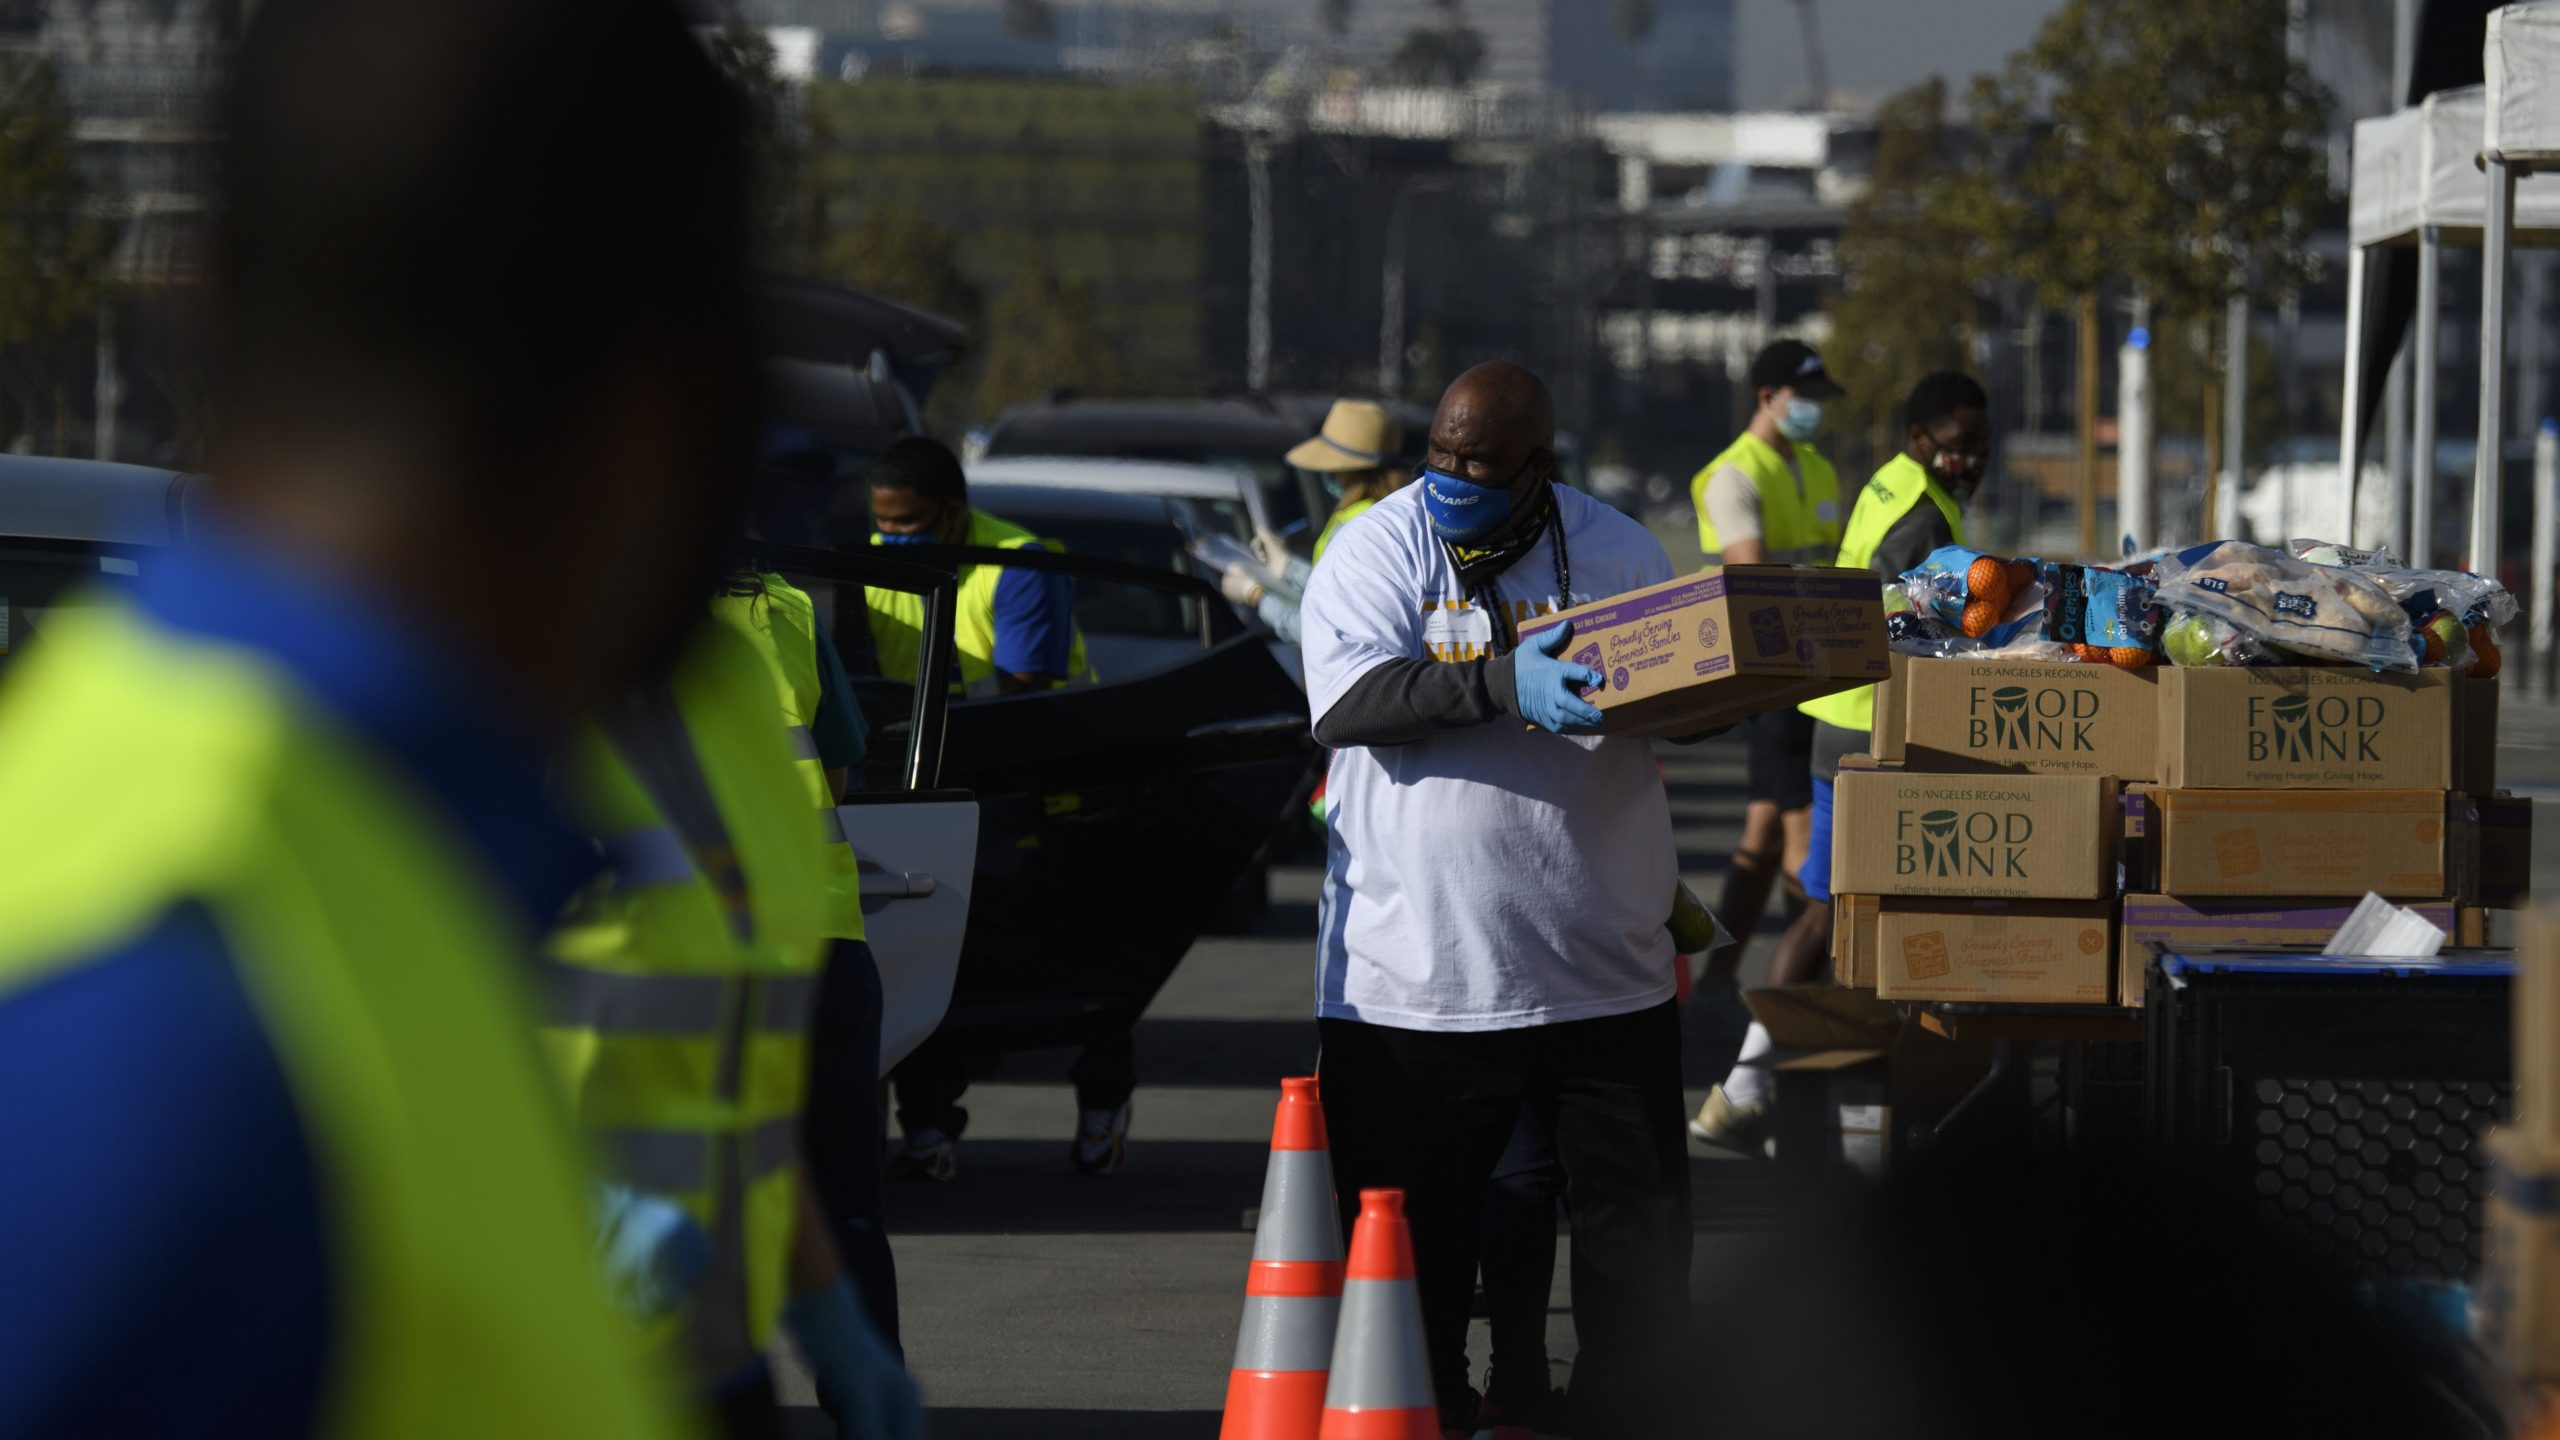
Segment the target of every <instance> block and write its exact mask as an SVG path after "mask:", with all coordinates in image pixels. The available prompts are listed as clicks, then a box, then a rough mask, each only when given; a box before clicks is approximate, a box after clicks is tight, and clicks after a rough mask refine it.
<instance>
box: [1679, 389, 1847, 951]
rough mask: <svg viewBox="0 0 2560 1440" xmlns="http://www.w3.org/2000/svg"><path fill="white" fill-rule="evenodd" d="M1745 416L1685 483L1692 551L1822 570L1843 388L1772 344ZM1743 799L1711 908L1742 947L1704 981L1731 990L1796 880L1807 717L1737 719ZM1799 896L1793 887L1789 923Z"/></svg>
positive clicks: (1832, 516) (1828, 553)
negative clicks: (1833, 402)
mask: <svg viewBox="0 0 2560 1440" xmlns="http://www.w3.org/2000/svg"><path fill="white" fill-rule="evenodd" d="M1751 393H1752V408H1751V423H1750V424H1749V426H1747V427H1746V428H1745V429H1744V430H1743V432H1742V434H1741V435H1740V436H1738V437H1736V438H1735V440H1734V442H1733V443H1732V444H1731V445H1729V446H1727V447H1726V448H1725V451H1724V453H1723V454H1721V455H1718V456H1717V457H1716V458H1714V459H1713V460H1710V461H1708V462H1707V464H1706V468H1704V469H1702V470H1700V471H1699V472H1698V473H1697V475H1696V477H1695V478H1694V479H1692V480H1691V481H1690V482H1689V495H1690V499H1691V501H1692V503H1693V504H1694V505H1695V506H1696V508H1697V513H1698V549H1699V551H1700V552H1701V553H1702V554H1704V555H1705V556H1706V563H1707V564H1709V565H1764V564H1765V565H1828V564H1830V563H1831V557H1832V555H1833V554H1834V553H1835V552H1836V551H1838V549H1839V548H1840V533H1841V532H1840V521H1841V514H1840V477H1839V475H1838V473H1837V472H1836V471H1834V470H1833V469H1832V468H1831V462H1830V461H1829V460H1828V459H1825V458H1824V457H1823V454H1822V452H1821V451H1820V450H1818V449H1816V448H1815V447H1814V444H1813V437H1814V433H1815V431H1816V430H1817V429H1818V428H1819V427H1820V426H1821V424H1822V402H1824V401H1825V400H1829V399H1831V398H1833V397H1835V396H1837V395H1839V394H1840V393H1841V390H1840V386H1839V385H1838V384H1837V383H1836V382H1834V381H1833V380H1832V378H1831V376H1830V374H1829V373H1828V372H1826V371H1825V370H1824V369H1823V368H1822V357H1821V356H1820V355H1817V354H1815V353H1814V350H1813V347H1812V346H1809V345H1807V344H1805V343H1804V342H1803V341H1801V340H1778V341H1773V342H1771V343H1770V344H1769V345H1768V346H1767V348H1765V349H1763V350H1762V351H1761V352H1760V353H1759V355H1758V356H1756V357H1754V358H1753V360H1752V362H1751ZM1742 732H1743V737H1744V742H1745V745H1746V746H1747V749H1748V770H1747V772H1746V779H1747V790H1746V795H1747V797H1748V803H1747V804H1746V805H1745V807H1744V809H1743V813H1742V840H1741V842H1740V843H1739V844H1738V845H1737V846H1736V847H1735V848H1734V852H1733V859H1732V861H1731V863H1730V864H1729V865H1728V867H1727V868H1726V870H1725V881H1724V893H1723V895H1722V896H1721V897H1720V898H1719V900H1718V903H1717V905H1716V914H1717V915H1718V916H1719V917H1721V918H1722V919H1723V921H1724V923H1725V924H1726V926H1728V927H1729V928H1731V930H1732V931H1733V934H1734V938H1735V940H1736V941H1738V942H1739V943H1737V944H1735V945H1734V946H1732V947H1730V948H1728V949H1726V950H1723V951H1721V952H1719V953H1717V954H1716V955H1713V956H1710V957H1708V961H1707V974H1706V984H1707V985H1708V987H1709V988H1711V989H1713V990H1716V991H1717V992H1719V993H1721V994H1724V995H1727V996H1730V994H1731V992H1732V989H1733V983H1734V972H1735V971H1736V970H1737V969H1738V968H1739V967H1740V966H1741V964H1742V954H1743V951H1744V949H1746V948H1747V947H1748V946H1749V945H1750V943H1751V937H1752V934H1753V933H1754V932H1756V931H1757V930H1758V929H1759V928H1760V916H1761V914H1762V912H1763V911H1765V910H1766V909H1767V908H1768V904H1769V893H1770V892H1771V891H1772V890H1774V889H1777V888H1779V887H1780V886H1781V885H1782V884H1783V885H1787V886H1790V887H1791V886H1793V885H1794V884H1795V880H1794V878H1793V877H1794V875H1795V873H1796V870H1797V868H1798V867H1799V866H1800V865H1802V864H1803V861H1804V855H1805V847H1806V844H1807V837H1808V834H1809V832H1810V829H1811V825H1812V818H1811V811H1812V808H1813V793H1812V791H1811V789H1810V788H1809V785H1808V782H1807V778H1806V777H1807V775H1808V774H1809V773H1810V772H1809V766H1810V764H1811V760H1812V754H1813V722H1812V721H1811V720H1808V719H1806V718H1805V717H1804V716H1803V715H1801V714H1799V713H1797V712H1796V711H1793V710H1785V709H1781V710H1771V711H1767V712H1765V713H1763V714H1759V715H1755V716H1753V717H1751V718H1750V719H1749V720H1746V721H1744V722H1743V724H1742ZM1803 904H1804V902H1803V899H1802V896H1801V895H1800V894H1799V893H1798V892H1796V891H1794V890H1793V889H1790V890H1789V891H1788V894H1787V897H1786V906H1785V909H1786V914H1787V917H1788V919H1789V920H1793V919H1794V918H1795V916H1796V914H1797V913H1798V912H1799V911H1800V910H1801V909H1802V907H1803Z"/></svg>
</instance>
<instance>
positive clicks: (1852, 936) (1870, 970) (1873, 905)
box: [1831, 895, 1884, 990]
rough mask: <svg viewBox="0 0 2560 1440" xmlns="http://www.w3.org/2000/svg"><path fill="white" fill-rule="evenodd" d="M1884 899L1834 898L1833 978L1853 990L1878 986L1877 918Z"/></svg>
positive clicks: (1863, 897)
mask: <svg viewBox="0 0 2560 1440" xmlns="http://www.w3.org/2000/svg"><path fill="white" fill-rule="evenodd" d="M1883 907H1884V902H1883V901H1882V900H1881V899H1879V898H1877V897H1876V896H1873V895H1834V896H1832V897H1831V979H1832V982H1833V983H1834V984H1838V985H1845V986H1847V987H1849V988H1850V989H1852V990H1873V989H1874V988H1876V917H1877V916H1878V915H1880V914H1882V913H1883Z"/></svg>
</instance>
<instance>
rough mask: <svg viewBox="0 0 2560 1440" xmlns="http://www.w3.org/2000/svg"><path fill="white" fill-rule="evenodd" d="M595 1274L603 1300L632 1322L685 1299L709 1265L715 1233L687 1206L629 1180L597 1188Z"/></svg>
mask: <svg viewBox="0 0 2560 1440" xmlns="http://www.w3.org/2000/svg"><path fill="white" fill-rule="evenodd" d="M594 1200H595V1226H596V1274H597V1279H598V1280H599V1281H600V1282H601V1283H602V1284H603V1286H604V1294H605V1300H606V1302H607V1303H608V1304H610V1305H612V1306H613V1309H614V1312H615V1313H616V1314H619V1315H620V1316H622V1317H623V1318H624V1319H626V1320H629V1321H631V1322H632V1323H633V1324H635V1325H637V1324H646V1323H647V1322H649V1321H652V1320H655V1319H657V1318H659V1317H660V1316H663V1315H666V1314H668V1313H669V1312H671V1311H673V1310H674V1309H675V1308H676V1307H677V1306H679V1305H682V1304H683V1303H684V1302H685V1301H686V1300H687V1299H689V1298H690V1297H691V1296H692V1294H693V1287H695V1286H696V1285H699V1284H701V1283H702V1274H703V1272H704V1271H706V1270H708V1269H710V1268H711V1237H710V1236H709V1235H706V1234H704V1233H703V1231H702V1227H701V1226H700V1225H698V1224H695V1223H694V1219H693V1217H692V1216H690V1215H688V1214H686V1213H685V1212H684V1207H683V1206H681V1205H678V1204H676V1203H675V1202H674V1201H672V1200H668V1199H665V1198H663V1197H661V1196H657V1195H651V1194H647V1193H645V1192H643V1191H639V1190H634V1189H632V1188H630V1187H629V1186H626V1185H598V1186H597V1187H596V1192H595V1197H594Z"/></svg>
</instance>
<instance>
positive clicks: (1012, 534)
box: [863, 510, 1095, 697]
mask: <svg viewBox="0 0 2560 1440" xmlns="http://www.w3.org/2000/svg"><path fill="white" fill-rule="evenodd" d="M871 543H872V544H874V545H877V544H879V543H880V537H879V535H878V534H877V533H874V534H873V535H872V537H871ZM967 543H968V544H971V545H975V546H978V547H981V548H983V549H991V550H1021V549H1024V548H1027V547H1034V546H1037V547H1041V548H1045V549H1049V550H1062V549H1063V547H1061V546H1058V545H1056V544H1053V543H1051V542H1048V541H1044V540H1042V539H1041V538H1040V537H1039V536H1037V535H1034V534H1032V533H1031V532H1030V531H1028V530H1025V529H1023V528H1022V527H1021V526H1019V525H1016V524H1013V523H1012V522H1010V521H1005V520H999V519H997V518H996V517H994V516H993V515H989V514H988V513H986V512H985V511H983V510H971V511H970V512H969V538H968V541H967ZM1006 573H1007V572H1006V569H1005V567H1004V566H1001V565H968V566H963V567H962V568H961V571H960V577H959V578H960V586H959V596H958V602H957V604H955V605H954V607H953V609H954V612H955V613H954V614H953V616H952V626H951V638H952V648H953V654H954V658H955V659H956V661H957V663H958V666H959V672H960V673H959V674H958V676H956V677H955V678H954V679H953V680H952V681H951V693H952V694H954V695H960V696H972V697H977V696H987V695H993V694H996V693H997V682H996V661H995V655H996V586H997V584H998V583H1000V582H1001V581H1002V580H1003V579H1004V577H1005V575H1006ZM863 600H864V603H865V604H866V605H867V606H868V607H869V609H870V612H871V643H872V650H873V653H874V654H875V655H876V656H877V657H878V659H879V662H880V673H881V674H882V675H884V676H886V677H888V678H889V679H892V680H899V681H905V680H907V679H909V678H911V677H914V676H915V675H916V672H917V669H918V667H919V666H920V665H921V663H922V659H923V654H924V597H923V596H921V595H911V594H909V593H907V592H906V591H903V590H877V589H874V590H865V591H864V592H863ZM1072 623H1073V618H1072V617H1070V624H1072ZM1072 633H1073V636H1074V638H1073V640H1072V642H1071V644H1070V649H1069V653H1068V655H1067V675H1068V676H1069V677H1070V678H1080V679H1085V680H1091V679H1093V678H1095V677H1094V676H1093V674H1092V672H1091V670H1090V668H1089V667H1088V666H1087V665H1086V663H1085V655H1084V631H1083V629H1082V628H1081V627H1077V628H1076V629H1075V630H1074V631H1073V632H1072ZM1053 683H1054V684H1056V685H1058V686H1064V685H1065V684H1066V683H1067V681H1066V680H1063V679H1062V680H1058V681H1055V682H1053Z"/></svg>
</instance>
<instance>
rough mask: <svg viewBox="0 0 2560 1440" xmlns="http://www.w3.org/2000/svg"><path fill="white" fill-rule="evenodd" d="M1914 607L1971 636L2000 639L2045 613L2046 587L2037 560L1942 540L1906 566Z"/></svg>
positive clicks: (1907, 586) (1999, 641) (1906, 586)
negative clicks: (1999, 553) (2006, 556)
mask: <svg viewBox="0 0 2560 1440" xmlns="http://www.w3.org/2000/svg"><path fill="white" fill-rule="evenodd" d="M1902 584H1903V588H1904V590H1905V591H1906V592H1908V594H1909V595H1910V598H1911V602H1912V607H1913V608H1914V609H1918V610H1926V611H1929V612H1931V613H1932V614H1934V615H1935V616H1936V617H1937V618H1938V619H1939V620H1941V621H1943V622H1945V623H1946V624H1948V625H1950V626H1952V627H1953V628H1954V630H1955V632H1956V633H1957V634H1959V635H1962V636H1963V637H1964V638H1966V639H1969V640H1981V641H1985V642H1987V643H1989V644H1992V645H2000V644H2003V643H2006V642H2007V641H2008V640H2010V639H2012V638H2015V637H2016V635H2017V634H2018V632H2019V631H2021V630H2023V629H2025V628H2027V627H2028V626H2030V625H2032V624H2035V623H2036V622H2037V621H2038V620H2039V619H2040V617H2041V616H2042V614H2043V609H2044V588H2043V586H2042V584H2041V583H2040V581H2039V579H2038V577H2037V569H2036V562H2034V561H2033V560H2025V559H2018V560H2011V559H2005V558H2003V557H2001V556H1998V555H1985V554H1983V553H1982V552H1981V551H1979V550H1968V549H1966V548H1965V547H1964V546H1962V545H1941V546H1939V547H1938V548H1937V549H1935V550H1932V551H1930V552H1929V558H1928V559H1926V560H1923V561H1921V562H1920V563H1919V564H1918V565H1917V566H1914V567H1913V568H1912V569H1910V570H1907V571H1905V572H1903V576H1902Z"/></svg>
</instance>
